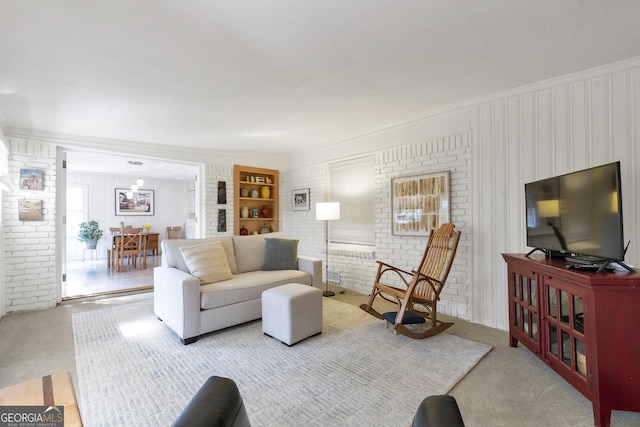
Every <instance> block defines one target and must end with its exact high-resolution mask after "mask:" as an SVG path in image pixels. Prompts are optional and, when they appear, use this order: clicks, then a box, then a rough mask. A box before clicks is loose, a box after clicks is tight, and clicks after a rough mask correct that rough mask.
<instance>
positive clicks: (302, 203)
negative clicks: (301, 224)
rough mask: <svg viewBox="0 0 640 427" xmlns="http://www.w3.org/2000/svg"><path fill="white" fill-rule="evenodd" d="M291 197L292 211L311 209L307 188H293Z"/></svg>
mask: <svg viewBox="0 0 640 427" xmlns="http://www.w3.org/2000/svg"><path fill="white" fill-rule="evenodd" d="M291 199H292V200H293V206H292V210H294V211H308V210H311V204H310V200H309V189H308V188H301V189H299V190H293V191H292V192H291Z"/></svg>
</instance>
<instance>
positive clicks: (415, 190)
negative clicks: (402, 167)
mask: <svg viewBox="0 0 640 427" xmlns="http://www.w3.org/2000/svg"><path fill="white" fill-rule="evenodd" d="M391 206H392V207H391V215H392V217H391V224H392V225H391V226H392V233H393V234H394V235H404V236H428V235H429V233H430V232H431V230H435V229H437V228H438V227H440V225H442V224H444V223H447V222H449V211H450V207H449V171H445V172H437V173H430V174H426V175H414V176H407V177H399V178H393V179H392V180H391Z"/></svg>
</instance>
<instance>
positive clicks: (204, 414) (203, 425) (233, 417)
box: [173, 376, 251, 427]
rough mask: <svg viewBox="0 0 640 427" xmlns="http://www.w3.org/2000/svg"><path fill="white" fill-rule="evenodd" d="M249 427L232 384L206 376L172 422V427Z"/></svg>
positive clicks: (239, 397) (238, 393) (244, 411)
mask: <svg viewBox="0 0 640 427" xmlns="http://www.w3.org/2000/svg"><path fill="white" fill-rule="evenodd" d="M214 426H215V427H232V426H233V427H250V426H251V423H250V422H249V417H248V416H247V410H246V409H245V407H244V401H243V400H242V396H241V395H240V391H239V390H238V387H237V386H236V383H235V382H234V381H233V380H231V379H229V378H224V377H216V376H213V377H210V378H209V379H208V380H207V381H206V382H205V383H204V385H203V386H202V387H201V388H200V390H198V392H197V393H196V394H195V395H194V396H193V398H192V399H191V401H190V402H189V404H188V405H187V407H186V408H184V410H183V411H182V413H181V414H180V415H179V416H178V418H177V419H176V420H175V422H174V423H173V427H214Z"/></svg>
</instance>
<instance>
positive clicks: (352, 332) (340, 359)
mask: <svg viewBox="0 0 640 427" xmlns="http://www.w3.org/2000/svg"><path fill="white" fill-rule="evenodd" d="M72 323H73V334H74V342H75V349H76V363H77V372H78V381H79V384H78V391H79V400H80V412H81V414H82V418H83V421H84V424H85V426H88V427H92V426H168V425H171V423H172V421H173V420H175V418H176V417H177V416H178V415H179V414H180V412H181V411H182V409H183V408H184V406H185V405H186V404H187V403H188V401H189V400H190V399H191V397H192V396H193V395H194V394H195V393H196V391H197V390H198V389H199V388H200V386H201V385H202V384H203V382H204V381H205V380H206V379H207V378H208V377H209V376H211V375H219V376H224V377H228V378H232V379H233V380H234V381H235V382H236V383H237V384H238V388H239V389H240V393H241V394H242V396H243V398H244V401H245V405H246V408H247V413H248V415H249V418H250V420H251V423H252V425H253V426H301V425H305V426H363V425H366V426H405V425H410V424H411V420H412V418H413V414H414V413H415V410H416V408H417V406H418V404H419V403H420V402H421V401H422V399H423V398H424V397H426V396H428V395H432V394H444V393H447V392H448V391H449V390H450V389H451V388H452V387H453V386H454V385H455V384H456V383H457V382H458V381H459V380H460V379H461V378H462V377H464V375H465V374H466V373H467V372H469V370H471V369H472V368H473V367H474V366H475V365H476V364H477V363H478V361H480V359H482V357H483V356H484V355H485V354H486V353H487V352H489V351H490V349H491V347H489V346H487V345H485V344H481V343H477V342H473V341H469V340H466V339H463V338H459V337H456V336H453V335H449V334H446V333H442V334H440V335H437V336H435V337H432V338H428V339H425V340H412V339H410V338H406V337H404V336H400V335H394V334H393V332H392V330H391V329H385V327H384V323H383V322H382V321H380V320H377V319H375V318H373V317H371V316H369V315H368V314H366V313H364V312H363V311H361V310H359V309H358V308H356V307H353V306H351V305H348V304H344V303H341V302H337V301H332V300H330V299H323V328H322V334H321V335H317V336H315V337H312V338H309V339H307V340H304V341H302V342H300V343H298V344H296V345H294V346H292V347H287V346H286V345H284V344H282V343H280V342H279V341H278V340H276V339H273V338H270V337H268V336H265V335H264V334H263V333H262V323H261V322H260V321H259V320H258V321H254V322H250V323H247V324H243V325H239V326H236V327H232V328H228V329H225V330H222V331H218V332H214V333H211V334H207V335H205V336H204V337H201V338H200V339H199V340H198V341H197V342H195V343H193V344H191V345H188V346H184V345H182V343H180V341H179V339H178V337H177V336H176V335H175V334H174V333H173V332H172V331H171V330H170V329H169V328H168V327H166V326H164V325H163V324H162V322H161V321H160V320H158V319H157V318H156V316H155V315H154V314H153V306H152V301H145V302H139V303H132V304H126V305H122V306H115V307H108V308H104V309H100V310H94V311H90V312H80V313H75V314H74V315H73V317H72Z"/></svg>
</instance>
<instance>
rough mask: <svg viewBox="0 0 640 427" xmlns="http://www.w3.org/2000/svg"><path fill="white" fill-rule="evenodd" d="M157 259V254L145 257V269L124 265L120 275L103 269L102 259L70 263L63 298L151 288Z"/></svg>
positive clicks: (104, 262)
mask: <svg viewBox="0 0 640 427" xmlns="http://www.w3.org/2000/svg"><path fill="white" fill-rule="evenodd" d="M161 258H162V257H161V256H160V255H147V268H146V269H139V268H137V267H136V268H134V267H133V266H132V265H128V264H125V268H124V271H122V272H116V270H115V268H109V267H107V260H106V259H104V258H103V259H97V260H96V259H86V260H84V261H83V260H80V261H70V262H68V263H67V282H66V291H65V292H64V295H63V299H70V298H78V297H81V296H87V295H98V294H106V293H115V292H123V291H130V290H137V289H143V288H150V287H153V268H154V267H156V266H159V265H160V263H161Z"/></svg>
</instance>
